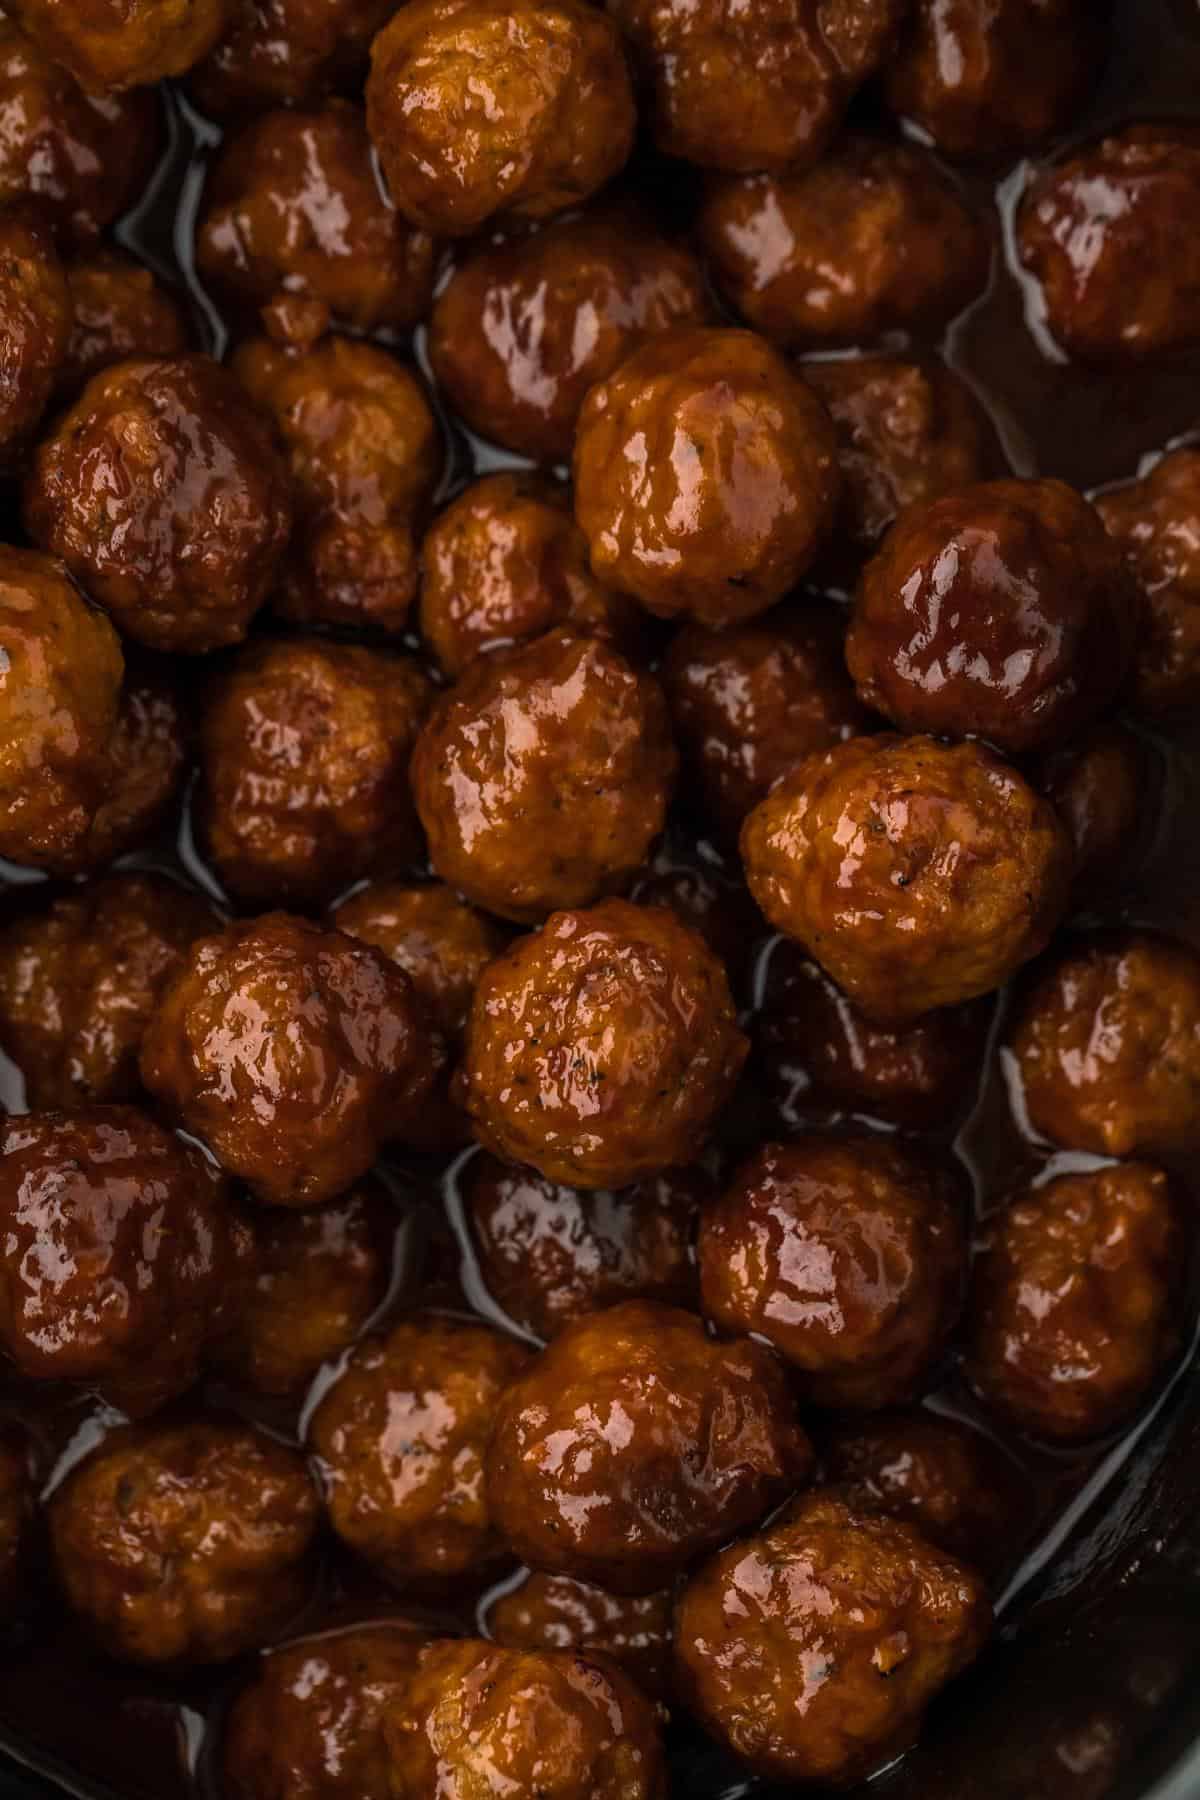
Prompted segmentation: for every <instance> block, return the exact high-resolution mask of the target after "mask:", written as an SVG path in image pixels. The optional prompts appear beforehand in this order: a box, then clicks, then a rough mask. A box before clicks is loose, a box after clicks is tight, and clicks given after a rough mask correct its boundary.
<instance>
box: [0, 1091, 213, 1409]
mask: <svg viewBox="0 0 1200 1800" xmlns="http://www.w3.org/2000/svg"><path fill="white" fill-rule="evenodd" d="M0 1219H2V1221H3V1229H2V1231H0V1342H2V1343H3V1346H4V1348H5V1350H7V1352H8V1354H9V1355H10V1356H11V1357H12V1359H13V1361H14V1362H15V1363H16V1365H17V1367H18V1369H19V1370H20V1371H21V1373H22V1375H24V1376H26V1377H28V1378H29V1379H31V1380H35V1381H47V1380H53V1381H77V1382H84V1383H86V1384H87V1385H88V1386H89V1387H98V1388H99V1389H100V1391H101V1393H103V1395H104V1396H105V1398H106V1399H108V1400H111V1401H112V1403H113V1404H114V1405H117V1406H120V1407H121V1408H122V1409H123V1410H124V1411H126V1412H128V1413H131V1414H133V1413H145V1412H150V1411H152V1410H153V1408H154V1407H155V1406H158V1405H160V1404H161V1403H162V1402H163V1401H164V1400H166V1399H169V1398H171V1397H172V1396H173V1395H175V1394H178V1393H182V1392H183V1390H184V1389H185V1388H187V1387H189V1386H190V1385H191V1383H192V1382H193V1381H194V1380H195V1378H196V1373H197V1367H198V1363H199V1358H200V1354H201V1351H202V1349H203V1347H204V1343H205V1340H206V1339H207V1337H208V1336H209V1334H210V1333H211V1331H212V1330H213V1329H214V1328H215V1323H216V1321H217V1318H218V1314H219V1311H220V1308H221V1306H222V1304H223V1302H224V1299H225V1296H226V1293H227V1291H228V1288H229V1286H230V1280H231V1275H232V1274H233V1273H234V1272H235V1269H236V1255H237V1249H236V1245H235V1240H234V1236H233V1228H232V1224H231V1221H230V1219H229V1215H228V1212H227V1202H226V1194H225V1190H224V1186H223V1184H222V1183H221V1182H220V1180H219V1179H218V1178H217V1177H216V1176H215V1175H214V1173H213V1170H212V1168H211V1166H210V1165H209V1164H208V1163H207V1162H206V1161H205V1159H204V1158H203V1157H202V1156H201V1155H200V1154H199V1152H198V1151H195V1150H193V1149H191V1148H190V1147H189V1146H187V1145H185V1144H183V1143H181V1142H180V1141H179V1139H178V1138H176V1137H174V1136H172V1134H171V1133H170V1132H168V1131H164V1130H163V1129H162V1128H161V1127H160V1126H158V1125H156V1124H155V1123H154V1122H153V1121H152V1120H151V1119H149V1118H148V1117H147V1116H146V1115H145V1114H144V1113H141V1112H138V1111H136V1110H135V1109H134V1108H133V1107H131V1106H130V1107H123V1106H113V1107H93V1108H84V1109H82V1110H80V1111H78V1112H71V1113H67V1112H48V1113H28V1114H26V1115H25V1116H24V1117H21V1118H13V1119H10V1120H9V1121H8V1123H7V1124H6V1126H5V1127H4V1130H3V1134H2V1135H0Z"/></svg>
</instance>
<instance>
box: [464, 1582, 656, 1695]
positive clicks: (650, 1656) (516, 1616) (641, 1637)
mask: <svg viewBox="0 0 1200 1800" xmlns="http://www.w3.org/2000/svg"><path fill="white" fill-rule="evenodd" d="M674 1599H675V1596H674V1594H673V1593H672V1591H671V1590H670V1589H669V1588H660V1589H659V1591H658V1592H657V1593H656V1594H612V1593H609V1592H608V1590H607V1589H606V1588H598V1587H592V1586H591V1584H590V1583H588V1582H586V1581H572V1579H571V1577H570V1576H569V1575H547V1574H544V1573H543V1572H542V1571H540V1570H538V1569H530V1570H528V1571H527V1572H526V1574H525V1575H524V1576H523V1578H522V1580H521V1582H520V1584H519V1586H517V1587H510V1588H506V1589H504V1590H503V1591H502V1592H501V1593H499V1594H498V1595H497V1596H496V1598H495V1599H494V1600H493V1601H492V1602H491V1604H490V1605H489V1606H488V1608H487V1611H486V1612H485V1613H484V1615H483V1619H482V1623H483V1628H484V1630H485V1631H486V1632H487V1634H488V1637H489V1638H492V1639H494V1640H495V1642H496V1643H497V1644H503V1645H504V1647H505V1648H506V1649H508V1650H578V1651H580V1652H582V1654H583V1655H584V1656H589V1655H591V1654H592V1653H593V1652H595V1651H597V1650H599V1651H602V1652H603V1654H604V1655H605V1656H608V1657H611V1658H612V1660H613V1662H615V1663H619V1664H620V1665H621V1667H622V1668H623V1669H624V1670H625V1673H626V1674H627V1675H631V1676H632V1677H633V1679H634V1681H635V1682H636V1683H637V1685H638V1687H639V1688H640V1689H641V1691H642V1692H643V1693H644V1694H649V1695H651V1696H652V1697H653V1698H655V1699H665V1698H667V1696H668V1692H669V1685H670V1659H671V1624H672V1614H673V1611H674Z"/></svg>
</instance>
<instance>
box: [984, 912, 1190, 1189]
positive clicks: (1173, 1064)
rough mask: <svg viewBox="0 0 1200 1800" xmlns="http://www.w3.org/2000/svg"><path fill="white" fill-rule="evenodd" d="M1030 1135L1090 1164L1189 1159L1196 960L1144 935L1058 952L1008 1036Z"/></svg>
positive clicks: (1107, 935)
mask: <svg viewBox="0 0 1200 1800" xmlns="http://www.w3.org/2000/svg"><path fill="white" fill-rule="evenodd" d="M1009 1053H1010V1054H1011V1057H1012V1059H1013V1062H1014V1064H1015V1070H1016V1073H1017V1074H1018V1075H1019V1077H1020V1081H1021V1088H1022V1091H1023V1095H1024V1107H1025V1111H1026V1113H1027V1115H1028V1118H1029V1122H1030V1124H1031V1125H1032V1126H1033V1128H1034V1130H1035V1131H1039V1132H1041V1133H1042V1135H1043V1136H1044V1137H1047V1138H1050V1139H1052V1140H1053V1141H1054V1142H1055V1143H1058V1144H1065V1145H1066V1146H1067V1147H1068V1148H1069V1149H1072V1150H1090V1151H1092V1152H1093V1153H1094V1154H1096V1155H1098V1156H1131V1155H1133V1154H1135V1153H1137V1154H1146V1155H1150V1156H1162V1155H1170V1154H1171V1153H1172V1152H1173V1151H1181V1152H1183V1153H1184V1154H1187V1153H1188V1152H1191V1151H1194V1150H1196V1149H1200V957H1197V955H1196V952H1195V951H1194V950H1191V949H1189V948H1188V946H1187V945H1186V944H1177V943H1173V942H1172V941H1171V939H1169V938H1165V937H1158V936H1157V935H1156V934H1155V933H1153V932H1149V931H1124V932H1100V933H1097V934H1096V935H1095V936H1092V937H1087V938H1083V939H1081V940H1079V941H1078V942H1077V943H1074V944H1068V945H1066V946H1065V947H1064V948H1063V950H1062V952H1061V953H1060V954H1059V956H1058V957H1057V958H1056V959H1055V960H1054V961H1053V962H1052V963H1051V964H1050V966H1049V967H1048V968H1047V969H1045V970H1044V971H1043V972H1042V973H1041V974H1040V976H1039V977H1038V979H1037V980H1036V981H1035V982H1034V983H1033V985H1032V987H1031V988H1030V990H1029V992H1028V993H1027V994H1026V995H1025V997H1024V1000H1023V1003H1022V1004H1021V1006H1020V1007H1019V1009H1018V1011H1017V1014H1016V1017H1015V1020H1014V1023H1013V1026H1012V1030H1011V1032H1010V1034H1009Z"/></svg>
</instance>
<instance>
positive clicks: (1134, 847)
mask: <svg viewBox="0 0 1200 1800" xmlns="http://www.w3.org/2000/svg"><path fill="white" fill-rule="evenodd" d="M1036 780H1037V785H1038V786H1039V787H1040V788H1041V790H1042V792H1043V793H1044V794H1046V795H1048V796H1049V798H1050V799H1051V800H1052V801H1053V802H1054V805H1055V807H1056V808H1057V811H1058V814H1059V817H1060V818H1061V819H1062V821H1063V824H1064V825H1065V826H1066V828H1067V833H1068V835H1069V837H1070V839H1071V847H1072V849H1073V850H1074V853H1075V885H1074V893H1075V897H1076V899H1077V901H1079V902H1080V904H1083V905H1086V904H1087V903H1088V902H1089V900H1090V899H1091V898H1092V897H1093V896H1094V894H1095V893H1096V891H1097V889H1099V888H1105V887H1115V886H1119V885H1121V884H1122V883H1123V882H1125V881H1127V880H1128V879H1129V876H1130V875H1131V873H1132V872H1133V871H1134V870H1135V868H1136V865H1137V861H1138V857H1137V854H1136V852H1137V851H1138V850H1139V849H1140V848H1141V840H1142V839H1143V836H1144V834H1145V831H1146V825H1147V820H1148V818H1150V819H1152V817H1153V814H1154V812H1155V811H1156V807H1155V805H1154V801H1155V799H1156V795H1155V791H1154V790H1155V787H1156V782H1155V779H1154V769H1153V763H1152V760H1151V752H1150V750H1149V748H1148V746H1147V745H1146V744H1144V743H1143V741H1142V739H1141V738H1139V737H1135V736H1134V734H1133V732H1132V731H1127V730H1126V729H1125V727H1124V726H1123V725H1094V726H1092V728H1091V730H1090V731H1086V732H1084V733H1083V734H1082V735H1081V736H1080V737H1077V738H1076V739H1075V741H1074V742H1073V743H1070V744H1066V745H1064V746H1063V747H1062V748H1061V749H1059V750H1053V751H1051V753H1050V754H1049V755H1048V756H1045V757H1043V758H1042V760H1041V762H1040V764H1039V766H1038V768H1037V771H1036Z"/></svg>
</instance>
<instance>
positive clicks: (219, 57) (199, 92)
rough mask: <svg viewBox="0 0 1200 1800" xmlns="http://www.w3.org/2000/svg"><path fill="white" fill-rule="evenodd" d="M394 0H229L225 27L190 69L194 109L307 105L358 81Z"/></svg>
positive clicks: (261, 109)
mask: <svg viewBox="0 0 1200 1800" xmlns="http://www.w3.org/2000/svg"><path fill="white" fill-rule="evenodd" d="M394 10H395V5H394V0H233V4H232V5H231V7H230V14H229V25H228V27H227V29H226V31H225V32H224V34H223V36H222V37H221V39H220V41H219V43H217V44H216V45H215V47H214V48H213V50H212V51H211V53H210V54H209V55H208V56H206V57H205V58H204V60H203V61H202V62H200V63H198V64H197V65H196V66H195V67H194V68H193V69H192V72H191V77H190V80H189V83H188V86H189V90H190V92H191V94H192V96H193V98H194V99H195V101H196V103H197V105H198V106H199V107H200V109H201V111H203V112H207V113H213V114H215V115H216V116H217V117H219V118H220V117H224V116H225V115H226V114H228V113H243V112H264V111H266V110H268V109H269V108H272V107H277V106H310V105H312V104H313V102H315V101H319V100H323V99H324V98H325V97H326V95H327V94H329V93H330V92H331V91H332V90H333V89H335V88H341V87H343V86H350V85H352V84H353V83H354V82H356V81H360V80H361V78H362V75H363V72H364V70H365V68H366V63H367V52H368V51H369V49H370V47H371V39H372V38H373V37H374V35H375V33H376V32H377V31H379V30H381V29H382V28H383V26H384V25H385V24H386V23H387V21H388V20H389V19H390V18H391V16H392V13H393V11H394Z"/></svg>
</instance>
